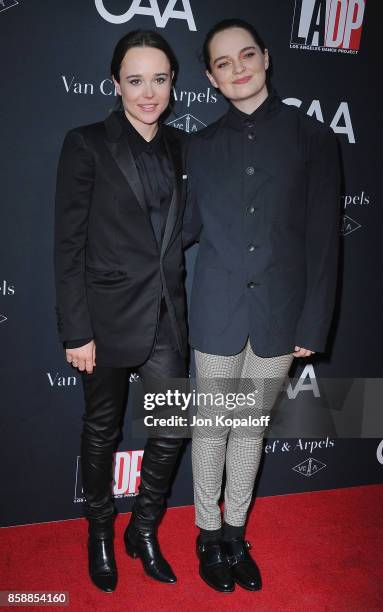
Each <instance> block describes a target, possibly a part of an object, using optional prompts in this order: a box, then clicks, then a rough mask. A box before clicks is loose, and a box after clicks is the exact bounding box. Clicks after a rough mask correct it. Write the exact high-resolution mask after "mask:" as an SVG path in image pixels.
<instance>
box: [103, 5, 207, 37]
mask: <svg viewBox="0 0 383 612" xmlns="http://www.w3.org/2000/svg"><path fill="white" fill-rule="evenodd" d="M178 2H180V3H181V4H182V6H183V11H181V10H179V9H178V10H175V9H174V7H175V5H176V4H177V3H178ZM148 3H149V4H150V6H141V0H133V2H130V8H129V9H128V10H127V11H126V13H123V14H122V15H115V14H114V13H110V12H109V11H108V10H107V9H106V8H105V6H104V1H103V0H95V6H96V9H97V11H98V12H99V14H100V15H101V17H102V18H103V19H105V21H109V23H125V22H126V21H130V20H131V19H132V18H133V17H134V16H135V15H147V16H150V17H153V19H154V21H155V24H156V27H157V28H165V27H166V24H167V22H168V21H169V19H183V20H185V21H187V23H188V26H189V30H191V31H193V32H196V30H197V28H196V26H195V21H194V17H193V13H192V10H191V6H190V2H189V0H168V3H167V5H166V7H165V10H164V11H163V13H162V15H161V13H160V9H159V7H158V1H157V0H149V2H148Z"/></svg>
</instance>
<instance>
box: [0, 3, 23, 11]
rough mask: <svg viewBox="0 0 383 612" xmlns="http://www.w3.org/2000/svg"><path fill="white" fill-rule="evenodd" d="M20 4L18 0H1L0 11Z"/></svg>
mask: <svg viewBox="0 0 383 612" xmlns="http://www.w3.org/2000/svg"><path fill="white" fill-rule="evenodd" d="M17 4H19V3H18V2H17V0H0V13H1V12H2V11H6V10H7V9H9V8H12V6H16V5H17Z"/></svg>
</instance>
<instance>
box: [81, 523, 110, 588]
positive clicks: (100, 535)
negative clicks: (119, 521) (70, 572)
mask: <svg viewBox="0 0 383 612" xmlns="http://www.w3.org/2000/svg"><path fill="white" fill-rule="evenodd" d="M88 533H89V537H88V561H89V575H90V577H91V580H92V582H93V584H95V585H96V587H98V588H99V589H101V590H102V591H105V592H107V593H111V592H112V591H114V590H115V588H116V586H117V567H116V561H115V558H114V529H113V519H111V520H110V521H107V522H103V523H100V522H97V521H95V520H90V521H89V532H88Z"/></svg>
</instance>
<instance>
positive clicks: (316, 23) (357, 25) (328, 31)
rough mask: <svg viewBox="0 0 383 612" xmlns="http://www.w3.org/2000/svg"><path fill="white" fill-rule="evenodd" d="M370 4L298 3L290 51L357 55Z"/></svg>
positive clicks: (344, 0) (359, 0)
mask: <svg viewBox="0 0 383 612" xmlns="http://www.w3.org/2000/svg"><path fill="white" fill-rule="evenodd" d="M365 6H366V0H295V10H294V19H293V27H292V31H291V41H290V47H291V48H293V49H306V50H309V51H330V52H331V51H332V52H335V53H351V54H356V53H358V51H359V46H360V37H361V34H362V26H363V17H364V10H365Z"/></svg>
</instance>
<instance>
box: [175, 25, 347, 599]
mask: <svg viewBox="0 0 383 612" xmlns="http://www.w3.org/2000/svg"><path fill="white" fill-rule="evenodd" d="M204 59H205V64H206V73H207V76H208V78H209V80H210V82H211V83H212V85H213V86H214V87H216V88H218V89H219V90H220V92H221V93H222V94H223V95H224V96H225V97H226V98H227V100H228V101H229V109H228V112H227V113H226V114H225V115H224V116H223V117H221V118H220V119H219V120H218V121H216V122H215V123H213V124H212V125H210V126H208V127H207V128H206V129H204V130H202V131H201V132H198V133H197V134H196V135H195V136H193V138H192V139H191V142H190V149H189V152H188V161H187V172H188V185H189V187H188V189H189V193H190V197H189V200H188V204H187V210H186V215H185V227H184V231H185V241H186V242H188V241H189V242H190V241H193V240H199V251H198V255H197V260H196V265H195V272H194V279H193V289H192V296H191V308H190V344H191V346H192V347H193V348H194V349H195V361H196V376H197V384H198V386H199V387H200V388H202V390H203V391H207V390H210V391H212V390H214V389H216V390H217V391H218V392H221V393H222V392H223V393H225V392H226V393H227V392H230V393H233V392H235V393H238V391H240V392H244V393H247V392H250V393H254V392H255V391H256V392H257V395H256V398H257V399H256V401H255V402H254V403H251V402H250V400H249V405H248V406H247V407H246V406H245V407H244V408H243V409H242V410H241V409H240V404H239V401H240V400H239V399H238V406H237V407H236V411H237V412H238V415H237V416H238V417H241V416H243V417H246V418H247V417H260V416H263V417H266V416H268V412H269V411H270V410H271V408H272V405H273V402H274V401H275V397H276V392H277V391H278V386H279V382H281V380H282V379H283V378H284V377H285V376H286V375H287V373H288V370H289V368H290V366H291V363H292V360H293V358H294V357H309V356H310V355H312V354H313V353H315V352H317V351H318V352H320V351H324V350H325V347H326V339H327V334H328V331H329V327H330V323H331V318H332V312H333V306H334V298H335V287H336V276H337V252H338V241H339V203H340V198H339V161H338V153H337V144H336V139H335V136H334V134H333V132H332V130H330V129H329V128H327V127H325V126H323V125H322V124H321V123H319V122H318V121H316V120H315V119H312V118H309V117H307V116H305V115H304V114H303V113H301V112H300V111H298V110H297V109H296V108H291V107H288V106H286V105H284V104H283V103H282V101H281V99H280V98H279V96H278V95H277V94H276V92H275V91H274V90H273V89H272V88H271V87H270V81H269V79H268V78H267V75H268V69H269V55H268V51H267V49H266V47H265V45H264V43H263V42H262V39H261V38H260V36H259V34H258V33H257V31H256V30H255V28H254V27H253V26H252V25H251V24H249V23H247V22H244V21H242V20H239V19H232V20H225V21H223V22H220V23H218V24H217V25H216V26H214V27H213V28H212V29H211V31H210V32H209V33H208V35H207V37H206V39H205V43H204ZM278 380H279V382H278ZM276 383H278V384H276ZM242 401H243V400H241V402H242ZM242 406H243V403H242ZM198 412H199V414H198V416H199V417H200V418H201V419H206V421H201V422H206V423H207V425H206V426H201V427H196V428H194V431H193V444H192V463H193V479H194V496H195V507H196V524H197V526H198V527H199V528H200V534H199V536H198V542H197V552H198V556H199V559H200V575H201V576H202V578H203V579H204V580H205V581H206V582H207V583H208V584H209V585H210V586H212V587H213V588H215V589H217V590H220V591H232V590H233V589H234V585H235V583H238V584H239V585H241V586H242V587H244V588H246V589H249V590H257V589H260V588H261V575H260V572H259V570H258V567H257V565H256V563H255V561H254V560H253V559H252V557H251V556H250V554H249V552H248V549H249V544H248V543H247V542H246V541H245V540H244V532H245V522H246V518H247V512H248V508H249V505H250V502H251V497H252V492H253V487H254V481H255V478H256V475H257V470H258V467H259V463H260V459H261V454H262V439H263V434H264V429H265V427H264V426H263V425H262V422H260V425H259V426H256V425H255V426H249V427H246V426H241V427H233V426H232V425H231V424H230V420H228V421H227V424H226V420H225V417H226V416H228V417H231V416H232V413H229V414H227V411H225V410H221V409H219V408H217V406H200V407H199V411H198ZM216 413H220V414H217V415H216V416H217V417H218V416H219V417H221V413H222V414H223V417H224V421H223V422H222V419H221V418H220V421H219V422H218V425H217V426H216V427H209V426H208V423H209V420H208V419H209V417H211V416H213V415H214V414H216ZM244 420H245V419H244ZM264 423H265V421H264ZM224 468H225V470H226V485H225V509H224V517H223V518H224V520H223V524H222V522H221V521H222V519H221V513H220V508H219V505H218V501H219V497H220V492H221V485H222V474H223V470H224Z"/></svg>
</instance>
